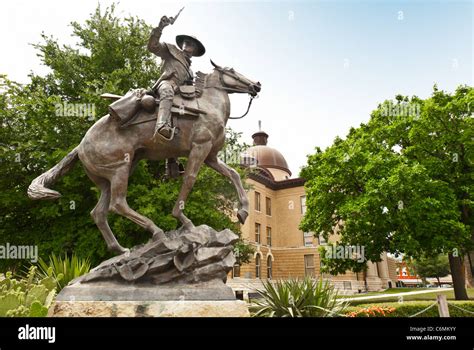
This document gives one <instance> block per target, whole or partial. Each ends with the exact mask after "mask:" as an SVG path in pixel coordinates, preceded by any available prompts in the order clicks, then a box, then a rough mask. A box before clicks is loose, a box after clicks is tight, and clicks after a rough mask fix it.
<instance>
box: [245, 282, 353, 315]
mask: <svg viewBox="0 0 474 350" xmlns="http://www.w3.org/2000/svg"><path fill="white" fill-rule="evenodd" d="M263 286H264V290H259V291H258V293H259V294H260V295H261V296H262V299H261V300H255V301H253V302H252V305H251V306H250V312H251V313H252V316H254V317H333V316H340V315H341V314H342V313H343V312H344V310H345V309H346V307H347V303H346V302H343V301H341V300H338V293H337V290H336V289H335V288H334V286H333V285H331V284H329V283H327V282H325V281H323V280H322V279H319V280H314V279H311V278H305V279H304V280H287V281H277V282H274V283H272V282H264V283H263Z"/></svg>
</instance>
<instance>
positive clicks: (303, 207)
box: [300, 196, 306, 214]
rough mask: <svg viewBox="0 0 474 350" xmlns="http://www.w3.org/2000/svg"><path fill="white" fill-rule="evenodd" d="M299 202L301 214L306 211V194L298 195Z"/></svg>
mask: <svg viewBox="0 0 474 350" xmlns="http://www.w3.org/2000/svg"><path fill="white" fill-rule="evenodd" d="M300 204H301V214H305V213H306V196H301V197H300Z"/></svg>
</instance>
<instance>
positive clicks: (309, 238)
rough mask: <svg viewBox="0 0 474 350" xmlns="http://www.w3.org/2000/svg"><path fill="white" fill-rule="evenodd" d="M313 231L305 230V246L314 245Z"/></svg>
mask: <svg viewBox="0 0 474 350" xmlns="http://www.w3.org/2000/svg"><path fill="white" fill-rule="evenodd" d="M313 237H314V236H313V232H304V233H303V241H304V246H305V247H313Z"/></svg>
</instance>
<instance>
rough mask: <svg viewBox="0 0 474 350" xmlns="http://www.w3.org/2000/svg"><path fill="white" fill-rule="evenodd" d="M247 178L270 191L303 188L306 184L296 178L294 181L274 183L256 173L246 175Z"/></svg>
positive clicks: (299, 178)
mask: <svg viewBox="0 0 474 350" xmlns="http://www.w3.org/2000/svg"><path fill="white" fill-rule="evenodd" d="M248 178H249V179H252V180H254V181H257V182H259V183H261V184H262V185H265V186H266V187H268V188H270V189H272V190H283V189H286V188H293V187H300V186H304V184H305V182H306V180H305V179H303V178H302V177H297V178H294V179H288V180H282V181H274V180H271V179H269V178H267V177H266V176H263V175H261V174H256V173H250V174H249V175H248Z"/></svg>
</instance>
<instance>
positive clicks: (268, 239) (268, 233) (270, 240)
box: [267, 226, 272, 247]
mask: <svg viewBox="0 0 474 350" xmlns="http://www.w3.org/2000/svg"><path fill="white" fill-rule="evenodd" d="M267 245H268V246H270V247H271V246H272V228H271V227H268V226H267Z"/></svg>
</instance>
